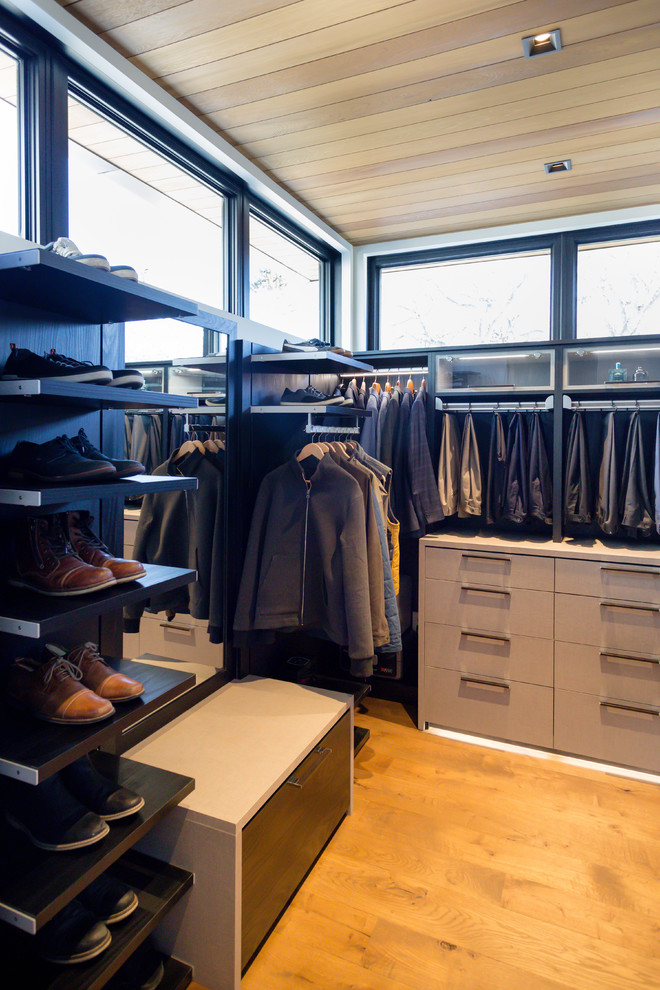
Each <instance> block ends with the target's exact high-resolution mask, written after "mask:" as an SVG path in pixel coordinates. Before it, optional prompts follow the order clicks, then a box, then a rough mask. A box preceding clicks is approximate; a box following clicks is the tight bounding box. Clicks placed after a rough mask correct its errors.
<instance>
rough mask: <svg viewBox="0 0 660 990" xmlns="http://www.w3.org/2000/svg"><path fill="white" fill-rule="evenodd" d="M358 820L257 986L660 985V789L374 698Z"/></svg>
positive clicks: (605, 989)
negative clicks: (419, 718) (460, 736)
mask: <svg viewBox="0 0 660 990" xmlns="http://www.w3.org/2000/svg"><path fill="white" fill-rule="evenodd" d="M365 704H366V711H365V712H364V713H362V714H358V715H357V716H356V721H357V722H358V723H359V724H360V725H364V726H367V727H368V728H370V729H371V738H370V740H369V741H368V743H367V744H366V746H365V747H364V748H363V749H362V751H361V753H360V754H359V755H358V757H357V760H356V772H355V810H354V814H353V815H352V816H351V817H350V818H347V819H346V820H345V821H344V822H343V823H342V825H341V826H340V828H339V829H338V831H337V833H336V834H335V836H334V837H333V839H332V841H331V842H330V844H329V845H328V847H327V849H326V850H325V852H324V853H323V855H322V856H321V858H320V860H319V862H318V863H317V864H316V866H315V867H314V869H313V870H312V872H311V873H310V875H309V877H308V878H307V880H306V881H305V883H304V884H303V885H302V887H301V889H300V890H299V891H298V893H297V895H296V896H295V898H294V900H293V901H292V903H291V905H290V906H289V908H288V909H287V911H286V913H285V914H284V915H283V917H282V918H281V920H280V922H279V924H278V925H277V927H276V928H275V930H274V931H273V933H272V934H271V936H270V938H269V940H268V941H267V943H266V944H265V946H264V948H263V949H262V950H261V952H260V954H259V955H258V956H257V958H256V960H255V961H254V963H253V964H252V966H251V968H250V969H249V970H248V972H247V974H246V975H245V978H244V980H243V990H298V988H300V990H303V988H304V990H310V988H314V990H349V988H350V990H654V988H660V787H659V786H656V785H654V784H650V783H643V782H638V781H632V780H627V779H625V778H622V777H615V776H610V775H607V774H605V773H602V772H600V771H594V770H584V769H580V768H576V767H572V766H565V765H562V764H560V763H558V762H557V761H550V760H539V759H534V758H532V757H527V756H520V755H513V754H509V753H501V752H497V751H494V750H490V749H485V748H480V747H477V746H469V745H465V744H463V743H459V742H455V741H451V740H445V739H440V738H438V737H436V736H432V735H429V734H427V733H420V732H418V731H417V730H416V729H415V728H414V724H413V722H412V721H411V719H410V718H409V716H408V715H407V714H406V712H405V711H404V709H403V708H402V706H400V705H396V704H391V703H388V702H381V701H376V700H372V699H369V698H367V699H366V703H365Z"/></svg>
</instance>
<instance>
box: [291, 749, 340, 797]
mask: <svg viewBox="0 0 660 990" xmlns="http://www.w3.org/2000/svg"><path fill="white" fill-rule="evenodd" d="M312 752H313V753H316V755H317V756H318V760H315V761H314V762H313V763H312V765H311V766H310V768H309V769H308V771H307V773H306V774H305V775H304V776H303V777H295V776H293V777H289V779H288V780H287V784H290V785H291V787H304V786H305V784H306V783H307V781H308V780H309V778H310V777H311V776H312V775H313V774H315V773H316V771H317V770H318V768H319V767H320V766H321V764H322V763H323V761H324V760H326V759H327V758H328V757H329V756H330V754H331V753H332V750H331V749H328V747H327V746H317V747H316V749H313V750H312Z"/></svg>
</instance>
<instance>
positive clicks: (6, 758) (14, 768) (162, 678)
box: [0, 657, 196, 784]
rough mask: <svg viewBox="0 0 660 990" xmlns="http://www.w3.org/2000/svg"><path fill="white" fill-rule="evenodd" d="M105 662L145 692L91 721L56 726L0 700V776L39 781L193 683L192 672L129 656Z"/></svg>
mask: <svg viewBox="0 0 660 990" xmlns="http://www.w3.org/2000/svg"><path fill="white" fill-rule="evenodd" d="M104 660H105V662H106V663H107V664H108V666H110V667H112V668H113V670H116V671H118V672H119V673H121V674H125V675H126V676H127V677H133V678H135V679H136V680H139V681H141V682H142V684H144V694H142V695H141V696H140V697H139V698H135V699H134V700H133V701H126V702H123V703H122V704H118V705H117V706H116V711H115V714H114V715H112V716H111V717H110V718H108V719H105V720H104V721H103V722H95V723H94V724H93V725H87V726H82V725H59V724H56V723H53V722H43V721H40V720H38V719H36V718H33V717H32V716H31V715H29V714H24V713H22V712H17V711H14V710H13V709H11V708H9V707H8V706H7V705H4V704H0V774H2V775H3V776H5V777H12V778H13V779H14V780H22V781H24V782H25V783H27V784H40V783H42V781H44V780H46V779H47V778H48V777H50V776H51V775H52V774H54V773H57V771H58V770H61V769H62V768H63V767H65V766H67V765H68V764H69V763H71V762H72V761H73V760H77V759H78V758H79V757H81V756H84V755H85V754H86V753H90V752H91V751H92V750H93V749H96V748H97V747H98V746H100V745H102V744H103V743H106V742H108V740H111V739H114V738H116V737H117V736H119V735H120V734H121V733H122V732H124V731H125V730H126V729H128V728H130V727H131V726H132V725H135V723H136V722H139V721H141V720H142V719H143V718H145V717H146V716H147V715H151V713H152V712H154V711H156V710H157V709H158V708H161V707H162V706H163V705H166V704H169V702H170V701H173V700H174V699H175V698H178V697H179V695H181V694H185V692H186V691H189V690H190V688H192V687H194V686H195V683H196V677H195V675H194V674H190V673H186V672H182V671H178V670H170V669H169V668H167V667H157V666H153V665H152V664H147V663H136V662H135V661H133V660H119V659H113V658H108V657H104Z"/></svg>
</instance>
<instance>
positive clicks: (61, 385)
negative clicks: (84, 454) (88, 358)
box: [0, 378, 198, 409]
mask: <svg viewBox="0 0 660 990" xmlns="http://www.w3.org/2000/svg"><path fill="white" fill-rule="evenodd" d="M17 400H20V401H24V402H38V403H46V404H48V405H53V404H56V405H58V406H80V407H81V408H86V409H143V408H150V407H152V408H154V409H167V408H169V407H177V406H180V407H185V408H186V409H196V408H197V404H198V403H197V398H196V397H194V396H191V395H170V394H168V393H166V392H150V391H148V390H147V389H145V388H135V389H127V388H124V389H122V388H115V387H114V386H112V385H86V384H84V383H80V382H67V381H61V380H60V379H55V378H16V379H10V380H8V381H0V402H2V401H5V402H16V401H17Z"/></svg>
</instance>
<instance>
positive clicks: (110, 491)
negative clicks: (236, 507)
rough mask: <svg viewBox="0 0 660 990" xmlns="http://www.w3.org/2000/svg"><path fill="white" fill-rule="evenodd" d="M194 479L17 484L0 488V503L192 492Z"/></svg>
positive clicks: (147, 477)
mask: <svg viewBox="0 0 660 990" xmlns="http://www.w3.org/2000/svg"><path fill="white" fill-rule="evenodd" d="M197 485H198V481H197V478H181V477H178V476H176V475H163V476H161V475H152V474H138V475H135V476H134V477H132V478H121V479H120V480H119V481H108V482H99V483H98V484H87V485H53V487H52V488H43V487H39V486H38V485H21V486H20V487H16V488H0V505H12V506H14V505H18V506H21V507H25V508H43V507H44V506H51V507H55V506H59V507H60V508H62V507H63V506H65V505H76V504H77V503H79V502H93V501H95V500H96V499H100V498H126V497H127V496H129V495H147V494H149V493H153V492H173V491H189V490H192V491H194V490H195V489H196V488H197Z"/></svg>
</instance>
